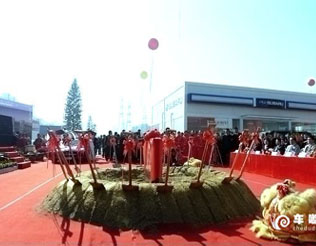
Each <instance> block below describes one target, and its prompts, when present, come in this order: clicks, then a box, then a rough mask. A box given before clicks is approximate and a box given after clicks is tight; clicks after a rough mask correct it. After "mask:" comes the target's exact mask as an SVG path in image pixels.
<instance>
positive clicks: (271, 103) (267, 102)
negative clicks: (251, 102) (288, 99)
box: [256, 98, 285, 109]
mask: <svg viewBox="0 0 316 246" xmlns="http://www.w3.org/2000/svg"><path fill="white" fill-rule="evenodd" d="M256 107H258V108H281V109H285V101H284V100H278V99H268V98H256Z"/></svg>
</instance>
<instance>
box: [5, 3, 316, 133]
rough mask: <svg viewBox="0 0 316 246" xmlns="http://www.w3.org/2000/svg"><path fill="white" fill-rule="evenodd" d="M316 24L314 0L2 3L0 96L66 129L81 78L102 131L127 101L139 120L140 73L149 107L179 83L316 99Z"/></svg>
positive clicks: (88, 111) (86, 108)
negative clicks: (72, 92) (314, 81)
mask: <svg viewBox="0 0 316 246" xmlns="http://www.w3.org/2000/svg"><path fill="white" fill-rule="evenodd" d="M315 27H316V1H313V0H310V1H306V0H296V1H294V0H287V1H281V0H275V1H271V0H264V1H263V0H261V1H259V0H238V1H237V0H236V1H233V0H226V1H225V0H224V1H223V0H221V1H219V0H218V1H215V0H214V1H213V0H161V1H154V0H148V1H147V0H137V1H128V0H121V1H120V0H118V1H114V0H113V1H110V0H109V1H101V0H100V1H96V0H92V1H80V0H69V1H62V0H56V1H44V0H29V1H22V0H12V1H1V2H0V31H1V39H0V54H1V55H0V66H1V72H0V86H1V91H0V94H1V93H10V94H12V95H13V96H15V97H16V99H17V100H18V101H21V102H24V103H27V104H32V105H34V115H35V116H36V117H39V118H42V119H45V120H46V121H48V122H54V123H61V122H62V119H63V112H64V103H65V100H66V94H67V91H68V89H69V88H70V84H71V82H72V81H73V79H74V78H77V81H78V83H79V86H80V88H81V91H82V92H81V93H82V99H83V123H86V122H87V119H88V116H89V115H91V116H92V118H93V120H94V121H95V123H96V125H97V128H98V130H99V131H100V132H101V133H103V132H105V131H107V130H108V129H110V128H114V127H115V126H117V123H118V119H119V102H120V99H121V98H124V100H125V101H126V102H127V101H131V102H132V104H133V106H134V109H133V121H134V122H135V123H138V122H139V121H140V119H141V110H142V107H141V105H142V104H143V103H144V100H142V96H141V95H144V94H145V95H146V93H147V91H148V90H147V89H146V86H148V83H149V79H147V80H143V79H141V78H140V73H141V72H142V71H143V70H145V71H148V72H149V73H150V72H151V71H152V72H153V82H154V87H153V91H154V95H153V97H152V98H153V101H155V100H158V99H159V98H161V97H163V96H164V95H166V94H167V93H168V92H170V91H172V90H173V89H175V88H176V87H178V86H179V85H180V84H181V83H182V82H183V81H196V82H209V83H217V84H229V85H240V86H250V87H260V88H269V89H278V90H290V91H300V92H312V93H315V90H316V88H315V87H313V88H311V87H308V85H307V81H308V79H309V78H310V77H316V28H315ZM152 37H155V38H157V39H158V40H159V44H160V45H159V48H158V49H157V50H155V51H151V50H149V49H148V47H147V42H148V40H149V39H150V38H152ZM152 61H153V63H152ZM152 64H153V65H152ZM147 94H148V93H147ZM145 100H149V99H148V97H147V98H145Z"/></svg>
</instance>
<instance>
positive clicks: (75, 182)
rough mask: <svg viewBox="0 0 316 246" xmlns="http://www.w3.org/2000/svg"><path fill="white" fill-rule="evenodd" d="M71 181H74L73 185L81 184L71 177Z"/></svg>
mask: <svg viewBox="0 0 316 246" xmlns="http://www.w3.org/2000/svg"><path fill="white" fill-rule="evenodd" d="M71 181H72V182H74V184H75V185H82V184H81V182H80V181H79V180H78V179H71Z"/></svg>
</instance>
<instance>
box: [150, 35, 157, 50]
mask: <svg viewBox="0 0 316 246" xmlns="http://www.w3.org/2000/svg"><path fill="white" fill-rule="evenodd" d="M158 46H159V43H158V40H157V39H155V38H152V39H150V40H149V42H148V47H149V49H151V50H156V49H157V48H158Z"/></svg>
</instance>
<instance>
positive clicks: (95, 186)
mask: <svg viewBox="0 0 316 246" xmlns="http://www.w3.org/2000/svg"><path fill="white" fill-rule="evenodd" d="M90 184H91V185H92V187H93V189H94V190H105V187H104V185H103V184H100V183H97V182H90Z"/></svg>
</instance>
